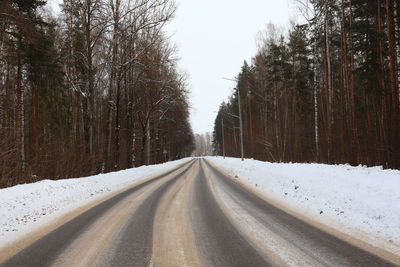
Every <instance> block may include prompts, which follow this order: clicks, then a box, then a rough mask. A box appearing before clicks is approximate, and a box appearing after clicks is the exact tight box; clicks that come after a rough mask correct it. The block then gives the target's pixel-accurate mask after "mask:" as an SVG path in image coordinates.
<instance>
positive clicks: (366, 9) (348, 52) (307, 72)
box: [214, 0, 400, 169]
mask: <svg viewBox="0 0 400 267" xmlns="http://www.w3.org/2000/svg"><path fill="white" fill-rule="evenodd" d="M296 2H297V5H298V7H299V10H300V12H301V14H302V16H303V17H304V18H305V23H302V24H293V25H292V26H291V27H290V28H289V29H288V30H286V31H282V30H280V29H279V27H277V26H274V25H269V26H268V27H267V29H266V30H265V31H263V34H262V35H261V38H259V39H260V40H259V44H258V50H257V51H256V53H255V55H254V56H253V58H252V60H251V62H250V63H247V62H244V64H243V67H242V69H241V71H240V73H239V74H238V75H237V78H236V86H235V89H234V91H233V93H232V96H231V97H230V98H229V100H228V101H227V102H224V103H222V104H221V106H220V109H219V112H218V116H217V118H216V120H215V128H214V149H215V151H216V153H218V154H219V155H222V154H223V153H225V154H226V155H227V156H234V157H240V129H239V127H240V123H239V119H238V117H239V105H238V104H239V101H240V104H241V114H240V115H241V116H242V122H243V143H244V156H245V157H247V158H255V159H259V160H265V161H274V162H321V163H329V164H338V163H349V164H351V165H358V164H363V165H367V166H377V165H378V166H383V167H384V168H397V169H399V168H400V117H399V78H400V70H399V61H400V2H398V1H395V0H368V1H365V0H298V1H296Z"/></svg>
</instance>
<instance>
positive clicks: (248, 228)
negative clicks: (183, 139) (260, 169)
mask: <svg viewBox="0 0 400 267" xmlns="http://www.w3.org/2000/svg"><path fill="white" fill-rule="evenodd" d="M0 265H1V266H394V265H393V264H391V263H389V262H388V261H385V260H384V259H381V258H379V257H378V256H375V255H373V254H371V253H369V252H366V251H364V250H362V249H360V248H357V247H355V246H353V245H350V244H348V243H346V242H345V241H342V240H340V239H338V238H336V237H334V236H332V235H329V234H327V233H326V232H323V231H321V230H319V229H317V228H315V227H313V226H311V225H310V224H307V223H305V222H303V221H301V220H300V219H297V218H296V217H293V216H291V215H289V214H288V213H286V212H284V211H282V210H280V209H278V208H276V207H275V206H273V205H271V204H269V203H267V202H266V201H265V200H263V199H261V198H259V197H258V196H256V194H254V193H253V192H251V191H250V190H249V189H246V188H244V187H243V186H242V185H240V184H239V183H238V182H237V181H235V180H234V179H231V178H229V177H227V176H226V175H225V174H223V173H222V172H221V171H220V170H219V169H216V168H215V167H214V166H211V165H210V164H209V163H208V162H206V161H205V160H203V159H194V160H192V161H190V162H189V163H187V164H184V165H183V166H180V167H179V168H177V169H174V170H171V171H170V172H168V173H165V174H164V175H161V176H159V177H155V178H153V179H150V180H147V181H146V182H143V183H142V184H139V185H137V186H134V187H132V188H129V189H128V190H126V191H124V192H122V193H120V194H118V195H115V196H113V197H112V198H110V199H108V200H106V201H104V202H102V203H99V204H98V205H97V206H95V207H94V208H92V209H90V210H88V211H86V212H84V213H82V214H80V215H79V216H77V217H76V218H74V219H72V220H70V221H69V222H66V223H65V224H63V225H62V226H61V227H59V228H57V229H56V230H54V231H52V232H50V233H48V234H47V235H45V236H44V237H42V238H40V239H39V240H37V241H35V242H34V243H33V244H30V245H29V246H27V247H26V248H24V249H22V250H20V251H19V252H18V253H17V254H15V255H14V256H12V257H11V258H9V259H8V260H7V261H5V262H3V263H2V264H0Z"/></svg>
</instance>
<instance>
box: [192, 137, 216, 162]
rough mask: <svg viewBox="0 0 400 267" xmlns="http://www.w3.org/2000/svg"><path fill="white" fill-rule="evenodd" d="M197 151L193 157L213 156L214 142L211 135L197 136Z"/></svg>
mask: <svg viewBox="0 0 400 267" xmlns="http://www.w3.org/2000/svg"><path fill="white" fill-rule="evenodd" d="M194 140H195V150H194V151H193V155H194V156H196V157H201V156H211V155H213V140H212V135H211V133H209V132H207V133H204V134H195V136H194Z"/></svg>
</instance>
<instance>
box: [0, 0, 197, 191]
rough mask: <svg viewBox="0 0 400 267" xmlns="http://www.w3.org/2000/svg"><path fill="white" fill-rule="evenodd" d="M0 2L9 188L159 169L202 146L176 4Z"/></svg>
mask: <svg viewBox="0 0 400 267" xmlns="http://www.w3.org/2000/svg"><path fill="white" fill-rule="evenodd" d="M45 5H46V1H44V0H23V1H21V0H4V1H1V2H0V27H1V30H0V137H1V139H0V187H5V186H11V185H14V184H18V183H23V182H32V181H37V180H40V179H45V178H46V179H47V178H51V179H59V178H68V177H80V176H86V175H93V174H97V173H101V172H108V171H116V170H121V169H125V168H130V167H136V166H140V165H144V164H155V163H160V162H164V161H168V160H173V159H178V158H181V157H185V156H188V155H189V154H190V153H191V151H192V150H193V133H192V129H191V126H190V124H189V119H188V117H189V104H188V96H187V93H188V92H187V85H186V81H185V75H183V74H182V73H180V72H179V70H178V68H177V57H176V51H175V50H176V49H175V48H174V47H173V46H172V45H171V44H170V42H169V40H168V38H167V37H166V34H165V32H164V31H165V25H166V24H167V23H168V22H169V21H170V20H171V19H172V18H173V16H174V13H175V10H176V6H175V3H174V2H173V0H64V1H63V4H62V5H61V14H60V16H59V18H58V19H56V18H55V17H53V15H51V14H48V12H47V13H46V12H45V10H44V8H43V7H44V6H45Z"/></svg>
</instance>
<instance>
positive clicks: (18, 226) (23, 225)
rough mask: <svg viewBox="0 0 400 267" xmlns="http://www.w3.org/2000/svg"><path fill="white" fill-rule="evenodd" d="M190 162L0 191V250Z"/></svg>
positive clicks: (176, 162) (33, 184) (45, 182)
mask: <svg viewBox="0 0 400 267" xmlns="http://www.w3.org/2000/svg"><path fill="white" fill-rule="evenodd" d="M189 160H190V159H183V160H178V161H173V162H168V163H165V164H160V165H152V166H143V167H139V168H135V169H129V170H123V171H119V172H113V173H107V174H100V175H95V176H90V177H85V178H77V179H66V180H58V181H52V180H44V181H40V182H37V183H32V184H22V185H17V186H14V187H10V188H5V189H0V248H1V247H3V246H4V245H6V244H8V243H10V242H13V241H16V240H18V239H20V238H21V237H23V236H24V235H26V234H27V233H30V232H32V231H35V230H37V229H39V228H40V227H42V226H44V225H46V224H48V223H50V222H51V221H53V220H55V219H57V218H59V217H61V216H63V215H65V214H67V213H69V212H71V211H73V210H74V209H76V208H78V207H81V206H83V205H85V204H88V203H90V202H92V201H95V200H97V199H99V198H101V197H104V196H106V195H107V194H111V193H112V192H115V191H117V190H119V189H122V188H124V187H126V186H128V185H131V184H133V183H136V182H139V181H141V180H143V179H146V178H150V177H153V176H157V175H159V174H162V173H164V172H166V171H168V170H171V169H173V168H175V167H177V166H178V165H181V164H183V163H184V162H187V161H189Z"/></svg>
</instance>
